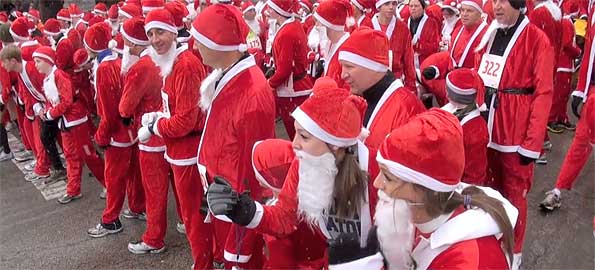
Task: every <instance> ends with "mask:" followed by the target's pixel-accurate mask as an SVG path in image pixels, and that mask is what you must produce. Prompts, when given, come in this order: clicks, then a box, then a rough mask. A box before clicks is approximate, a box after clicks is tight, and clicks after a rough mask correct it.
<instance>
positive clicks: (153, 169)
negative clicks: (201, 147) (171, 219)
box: [139, 150, 181, 249]
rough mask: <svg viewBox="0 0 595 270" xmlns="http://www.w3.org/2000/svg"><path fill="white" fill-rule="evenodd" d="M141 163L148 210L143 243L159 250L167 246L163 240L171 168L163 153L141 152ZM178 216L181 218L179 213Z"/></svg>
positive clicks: (165, 230)
mask: <svg viewBox="0 0 595 270" xmlns="http://www.w3.org/2000/svg"><path fill="white" fill-rule="evenodd" d="M139 163H140V164H141V165H140V170H141V175H142V183H143V187H144V190H145V198H146V201H145V203H146V208H147V210H146V213H147V227H146V229H145V233H144V234H143V237H142V241H143V242H145V243H146V244H147V245H149V246H151V247H154V248H158V249H159V248H162V247H163V246H164V245H165V242H164V241H163V240H164V239H165V233H166V232H167V194H168V192H167V190H168V187H169V182H170V181H169V176H168V173H169V170H170V166H169V163H167V161H166V160H165V158H164V157H163V152H147V151H142V150H140V151H139ZM172 184H173V181H172ZM174 194H175V189H174ZM176 202H177V195H176ZM178 214H179V215H180V217H181V214H180V212H179V211H178Z"/></svg>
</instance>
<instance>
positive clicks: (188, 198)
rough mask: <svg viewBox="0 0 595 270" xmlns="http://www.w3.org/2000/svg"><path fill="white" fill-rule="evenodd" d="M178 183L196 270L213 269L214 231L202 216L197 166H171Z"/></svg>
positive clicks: (177, 186) (201, 190)
mask: <svg viewBox="0 0 595 270" xmlns="http://www.w3.org/2000/svg"><path fill="white" fill-rule="evenodd" d="M171 169H172V172H173V175H174V181H175V183H176V192H177V193H178V198H179V200H180V209H181V211H182V220H183V221H184V225H185V227H186V238H187V239H188V242H189V243H190V249H191V250H192V257H193V258H194V269H196V270H198V269H211V268H212V267H213V255H212V254H213V253H212V250H213V249H212V244H213V242H212V234H213V233H212V229H211V226H210V224H205V223H204V219H205V217H204V216H203V215H201V214H200V204H201V202H202V196H203V193H204V190H203V188H202V184H201V182H200V180H199V179H200V176H199V174H198V168H197V167H196V165H190V166H178V165H173V164H172V165H171Z"/></svg>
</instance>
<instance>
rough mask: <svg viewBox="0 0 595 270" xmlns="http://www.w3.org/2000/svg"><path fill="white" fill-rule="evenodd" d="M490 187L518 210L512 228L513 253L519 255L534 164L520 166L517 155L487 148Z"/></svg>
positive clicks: (525, 223) (521, 247)
mask: <svg viewBox="0 0 595 270" xmlns="http://www.w3.org/2000/svg"><path fill="white" fill-rule="evenodd" d="M488 165H489V171H488V179H491V181H489V183H490V186H492V187H493V188H494V189H496V190H498V191H500V193H502V195H503V196H504V197H505V198H506V199H508V200H509V201H510V203H512V205H514V206H515V207H516V208H517V209H518V210H519V217H518V219H517V222H516V226H515V228H514V249H513V251H514V253H521V251H522V249H523V241H524V240H525V228H526V226H527V194H528V193H529V190H531V185H532V183H533V169H534V164H533V163H531V164H529V165H521V163H520V156H519V154H518V153H502V152H499V151H496V150H494V149H491V148H488Z"/></svg>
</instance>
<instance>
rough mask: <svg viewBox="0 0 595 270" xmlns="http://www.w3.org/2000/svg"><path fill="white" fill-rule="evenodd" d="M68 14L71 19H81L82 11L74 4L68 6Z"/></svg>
mask: <svg viewBox="0 0 595 270" xmlns="http://www.w3.org/2000/svg"><path fill="white" fill-rule="evenodd" d="M68 13H70V17H71V18H76V17H78V18H80V17H83V11H82V10H81V8H79V6H77V5H76V4H70V6H68Z"/></svg>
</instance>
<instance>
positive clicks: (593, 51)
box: [572, 27, 595, 102]
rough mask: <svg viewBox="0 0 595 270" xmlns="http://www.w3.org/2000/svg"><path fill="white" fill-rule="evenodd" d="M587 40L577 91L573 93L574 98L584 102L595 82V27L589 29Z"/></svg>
mask: <svg viewBox="0 0 595 270" xmlns="http://www.w3.org/2000/svg"><path fill="white" fill-rule="evenodd" d="M588 31H589V32H588V33H587V38H586V39H585V49H584V50H585V51H584V53H583V59H582V64H581V67H580V70H579V72H578V82H577V84H576V90H575V91H573V92H572V95H573V96H577V97H582V98H583V102H585V101H586V100H587V98H588V97H589V95H590V94H591V93H590V91H589V88H591V86H592V85H593V84H595V82H593V81H592V78H593V64H594V60H595V42H593V40H595V27H589V30H588Z"/></svg>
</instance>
